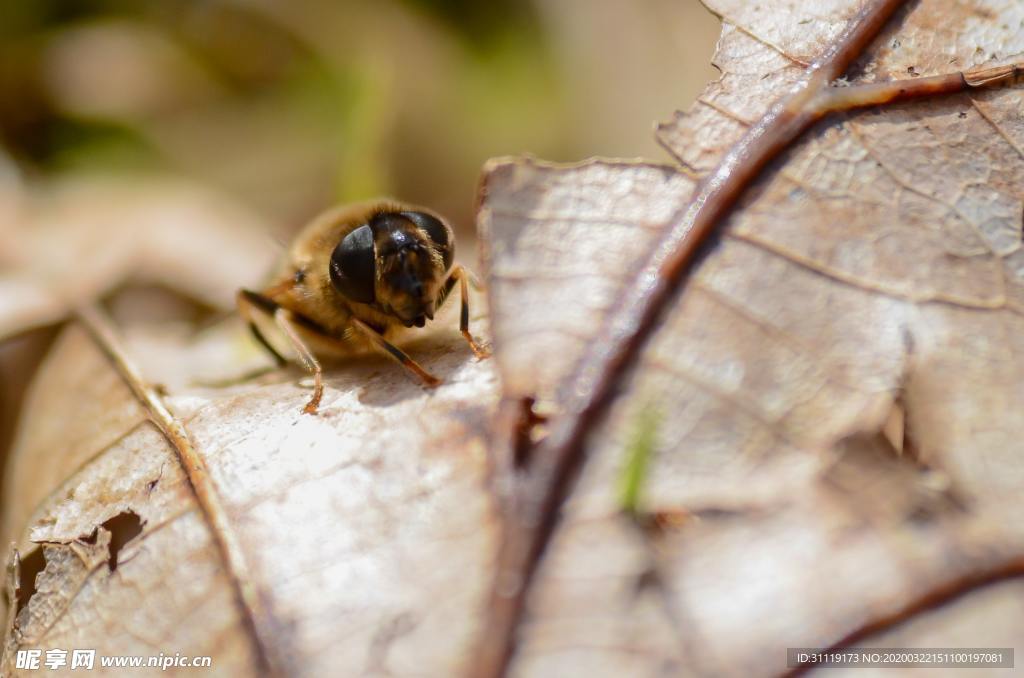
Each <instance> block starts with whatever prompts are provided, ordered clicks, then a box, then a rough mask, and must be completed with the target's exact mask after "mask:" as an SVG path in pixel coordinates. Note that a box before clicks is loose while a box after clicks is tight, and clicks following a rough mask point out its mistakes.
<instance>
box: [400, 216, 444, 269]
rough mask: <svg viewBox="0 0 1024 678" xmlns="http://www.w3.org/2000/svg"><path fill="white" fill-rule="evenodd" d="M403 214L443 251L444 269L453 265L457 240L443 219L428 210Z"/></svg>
mask: <svg viewBox="0 0 1024 678" xmlns="http://www.w3.org/2000/svg"><path fill="white" fill-rule="evenodd" d="M402 216H403V217H405V218H406V219H408V220H409V221H411V222H413V223H414V224H416V225H417V226H419V227H420V228H422V229H423V230H424V232H426V234H427V235H428V236H429V237H430V239H431V240H432V241H433V242H434V244H435V245H436V246H437V249H438V250H439V251H440V252H441V257H442V258H443V259H444V270H446V271H447V270H448V269H449V268H451V266H452V260H453V259H454V258H455V240H454V239H453V238H452V229H451V228H449V227H448V225H447V224H445V223H444V222H443V221H441V220H440V219H438V218H437V217H435V216H434V215H432V214H427V213H426V212H402Z"/></svg>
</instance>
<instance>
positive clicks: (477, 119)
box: [0, 0, 719, 239]
mask: <svg viewBox="0 0 1024 678" xmlns="http://www.w3.org/2000/svg"><path fill="white" fill-rule="evenodd" d="M718 30H719V27H718V22H717V20H716V19H715V18H714V17H712V16H711V15H710V14H709V13H708V12H707V11H706V10H705V9H704V8H703V7H702V6H700V5H699V3H698V2H697V0H490V1H489V2H472V1H461V0H373V1H369V0H364V1H361V2H360V1H356V0H295V1H288V2H285V1H284V0H278V1H277V2H270V1H260V0H205V1H194V2H186V1H183V0H26V1H21V0H18V1H14V2H5V3H0V138H2V144H3V147H4V149H6V152H7V154H8V155H9V156H10V158H12V159H13V162H14V166H15V167H16V168H17V170H18V172H20V173H21V175H22V176H23V177H26V178H28V179H29V180H35V179H40V178H43V179H45V178H48V177H52V176H56V175H60V176H66V175H68V174H77V173H97V172H100V173H104V174H110V173H114V174H125V175H132V176H136V177H137V176H139V175H140V174H149V173H160V174H167V173H171V174H174V175H184V176H186V177H188V178H190V179H193V180H195V181H198V182H201V183H202V184H203V185H204V186H209V187H214V188H217V189H219V190H223V191H225V192H227V193H228V194H230V195H231V196H232V197H233V198H235V199H237V200H239V201H241V202H242V203H244V204H246V205H247V206H251V207H254V208H255V209H257V210H258V211H259V213H260V214H261V215H262V216H264V217H265V218H266V219H267V221H268V222H269V223H271V224H274V225H275V228H276V229H279V230H278V232H277V233H276V234H275V235H276V236H277V237H279V239H283V238H286V237H287V234H288V233H289V232H290V231H292V230H293V229H294V228H297V227H298V226H299V225H301V224H302V223H303V222H304V221H305V220H306V219H307V218H309V217H310V216H311V215H312V214H315V213H316V212H318V211H319V210H321V209H322V208H323V207H325V206H326V205H328V204H331V203H334V202H337V201H344V200H352V199H361V198H367V197H373V196H376V195H392V196H395V197H398V198H401V199H404V200H408V201H411V202H415V203H420V204H424V205H427V206H430V207H432V208H434V209H436V210H438V211H440V212H442V213H444V214H446V215H448V216H449V217H450V218H451V219H452V220H453V221H454V222H455V223H456V224H457V225H458V228H459V229H460V230H462V231H463V235H466V234H468V232H469V231H470V229H471V223H472V209H473V198H474V190H475V183H476V180H477V176H478V172H479V169H480V166H481V164H482V163H483V162H484V161H485V160H486V159H487V158H489V157H492V156H497V155H505V154H519V153H530V154H533V155H536V156H538V157H542V158H546V159H551V160H563V161H569V160H578V159H581V158H584V157H588V156H591V155H605V156H647V157H652V158H655V159H664V160H667V156H665V154H664V153H662V152H661V151H660V150H659V149H658V148H657V147H656V146H655V144H654V142H653V136H652V132H651V130H652V124H653V123H654V122H655V121H656V120H658V119H663V118H666V117H667V116H668V115H670V114H671V113H672V111H673V110H674V109H676V108H680V107H686V106H688V105H689V103H690V102H691V101H692V100H693V98H694V97H695V96H696V94H697V93H698V92H699V91H700V89H701V88H702V87H703V85H704V83H705V82H706V81H707V80H708V78H710V77H713V75H714V71H713V69H712V68H711V66H710V65H709V60H710V57H711V53H712V50H713V46H714V42H715V40H716V39H717V36H718Z"/></svg>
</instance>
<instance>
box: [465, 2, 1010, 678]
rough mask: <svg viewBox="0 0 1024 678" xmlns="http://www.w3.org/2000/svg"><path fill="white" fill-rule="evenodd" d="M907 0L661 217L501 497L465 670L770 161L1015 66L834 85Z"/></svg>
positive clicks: (880, 13)
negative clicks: (844, 120) (630, 383)
mask: <svg viewBox="0 0 1024 678" xmlns="http://www.w3.org/2000/svg"><path fill="white" fill-rule="evenodd" d="M905 2H906V0H869V1H868V2H867V3H866V4H865V5H864V7H863V8H862V9H861V11H860V12H859V13H858V15H857V16H856V17H855V18H854V19H852V20H851V21H850V22H849V24H848V25H847V27H846V29H845V30H844V31H843V33H842V34H841V35H840V36H839V37H838V39H837V40H836V41H835V43H833V45H832V46H831V47H829V48H828V49H827V50H826V52H825V53H824V54H822V55H821V56H820V57H819V58H818V59H817V60H816V61H815V62H814V63H813V64H812V65H811V66H810V67H809V69H808V71H807V74H806V76H805V77H804V78H803V79H802V80H801V81H800V82H799V83H798V84H796V85H795V86H794V87H793V88H792V89H791V90H790V91H789V93H788V94H786V95H785V96H783V97H782V98H781V99H780V100H779V101H778V102H776V103H775V104H774V105H773V106H772V107H771V108H770V109H769V110H768V112H767V113H766V114H765V115H764V116H763V117H762V118H761V119H760V120H759V121H758V122H757V123H756V124H755V125H754V126H753V127H751V128H750V129H749V130H748V131H747V133H746V134H745V135H744V137H743V138H742V139H741V140H740V141H739V142H738V143H737V144H736V145H735V146H734V147H733V148H731V149H730V150H729V152H728V153H727V154H726V155H725V156H724V157H723V159H722V161H721V162H720V163H719V165H718V167H717V168H716V169H715V170H714V171H713V172H712V173H711V174H710V175H708V176H707V177H706V178H705V179H704V180H703V181H702V183H701V184H700V186H699V187H698V189H697V191H696V193H695V195H694V197H693V198H692V199H691V200H690V201H689V202H688V203H687V204H686V205H684V206H682V207H681V208H680V209H679V210H678V211H677V212H676V213H675V215H674V216H673V217H672V218H671V219H670V220H669V226H668V228H667V230H666V232H665V235H663V236H662V237H661V239H660V240H659V242H658V243H656V245H655V247H654V248H653V249H652V251H651V253H650V255H649V258H648V259H647V261H646V262H645V264H644V265H643V266H642V267H641V268H640V270H639V273H638V274H637V276H636V277H635V278H634V279H633V280H632V282H631V284H629V285H627V287H626V288H625V289H624V291H623V293H622V295H621V296H620V297H619V299H618V302H617V304H616V307H615V309H614V310H613V311H612V312H611V313H609V314H608V318H607V320H606V322H605V326H604V327H603V329H602V331H601V334H600V336H601V341H596V342H591V343H590V344H589V346H588V349H587V352H586V353H585V354H584V356H583V358H582V360H581V361H580V363H579V367H578V369H577V370H576V371H575V373H574V375H573V378H572V383H571V384H570V386H569V388H567V389H566V391H565V392H566V393H569V394H571V396H570V399H569V400H568V402H566V403H565V404H564V407H563V409H562V412H561V413H560V415H559V416H558V417H557V419H556V420H555V421H554V422H553V423H552V428H551V433H550V435H549V436H548V437H547V438H546V439H544V440H543V441H542V442H541V443H540V444H539V445H538V446H537V447H536V448H535V449H534V450H532V451H531V452H530V453H529V455H527V456H528V457H529V458H530V459H531V460H533V461H532V463H531V464H530V466H529V468H527V469H525V470H524V471H523V472H522V473H523V475H522V476H521V477H520V478H518V479H517V480H516V482H515V489H514V490H513V496H512V498H511V500H510V501H509V503H508V505H507V506H505V507H504V508H505V516H504V518H505V521H504V534H503V539H502V544H501V549H500V552H499V558H498V569H497V571H496V573H495V578H494V583H493V587H492V591H491V596H490V598H489V600H488V604H487V608H486V610H487V612H486V620H485V624H484V627H483V630H482V633H481V635H480V637H479V639H478V642H477V645H476V648H475V653H474V656H473V658H472V661H471V663H470V669H469V673H470V675H472V676H474V677H476V676H481V677H491V676H502V675H504V674H505V672H506V670H507V668H508V665H509V662H510V660H511V657H512V655H513V653H514V651H515V647H516V640H517V639H516V635H517V633H518V629H519V625H520V622H521V619H522V617H523V614H524V610H525V605H526V597H527V594H528V591H529V589H530V585H531V583H532V580H533V577H534V574H535V573H536V570H537V567H538V564H539V561H540V559H541V556H542V554H543V552H544V550H545V548H546V546H547V543H548V541H549V540H550V537H551V535H552V533H553V532H554V529H555V526H556V524H557V523H558V520H559V512H560V509H561V506H562V503H563V502H564V500H565V498H566V497H567V496H568V493H569V492H570V490H571V487H572V484H573V482H574V480H575V478H576V476H577V474H578V472H579V470H580V468H581V467H582V465H583V463H584V461H585V454H584V447H585V444H586V440H587V436H588V435H589V434H590V433H591V432H592V431H593V430H594V429H595V428H596V427H597V425H599V424H600V422H601V421H602V419H603V417H604V415H605V413H606V411H607V409H608V407H609V406H610V404H611V402H612V401H613V399H614V397H615V395H616V393H618V392H619V391H620V389H621V388H622V384H623V382H624V380H625V378H626V377H627V376H628V373H629V370H630V368H632V367H633V366H634V365H635V364H636V362H637V357H638V356H639V355H640V353H641V351H642V349H643V347H644V346H645V344H646V342H647V339H648V338H649V337H650V335H651V334H652V332H653V330H654V329H655V328H656V327H657V326H658V323H659V320H660V318H661V317H662V315H663V313H664V312H665V309H666V308H668V307H669V305H670V303H671V301H672V300H673V299H674V298H675V296H676V294H677V293H678V290H679V288H680V287H681V285H682V283H683V281H684V280H685V279H686V277H687V276H688V274H689V273H690V271H691V270H692V269H693V267H694V265H695V263H696V262H697V261H698V260H699V258H700V255H701V253H702V252H703V251H704V250H705V249H706V247H705V245H707V244H708V243H709V241H710V240H711V237H712V236H713V234H714V233H715V230H716V228H717V227H718V225H719V224H721V223H722V222H723V221H724V219H725V217H726V216H728V214H729V212H730V211H731V209H732V208H733V206H734V205H735V204H736V202H737V201H738V200H739V198H740V197H741V196H742V195H743V193H744V191H745V190H746V188H747V187H748V186H749V185H750V184H751V183H752V182H753V181H754V180H755V179H756V178H757V177H758V176H759V175H760V174H761V172H762V170H763V169H764V168H765V167H766V166H767V164H768V163H769V162H771V161H772V160H773V159H774V158H775V157H777V156H778V155H779V154H780V153H781V152H782V151H784V150H785V149H786V148H788V147H789V146H790V145H791V144H792V143H793V142H794V141H795V140H796V139H797V138H799V136H800V135H801V134H802V133H803V132H804V131H806V130H807V129H808V128H809V127H810V126H811V125H812V124H814V123H815V122H817V121H818V120H820V119H821V118H822V117H823V116H825V115H827V114H828V113H831V112H836V111H842V110H851V109H854V108H861V107H865V106H873V105H880V104H886V103H891V102H894V101H900V100H906V99H913V98H921V97H927V96H935V95H940V94H949V93H952V92H958V91H963V90H966V89H969V88H972V87H978V86H988V85H992V84H997V83H1000V82H1005V81H1007V80H1011V79H1013V78H1016V77H1017V76H1019V74H1020V72H1021V71H1020V68H1019V66H1000V67H996V68H991V69H983V70H975V71H969V72H966V73H954V74H951V75H946V76H938V77H935V78H919V79H913V80H906V81H895V82H886V83H872V84H867V85H859V86H850V87H835V86H832V82H833V81H834V80H836V79H837V78H838V77H840V76H841V75H842V74H843V72H844V71H845V70H846V69H847V67H848V66H849V65H850V63H851V62H852V61H853V60H854V59H855V58H857V57H858V56H859V55H860V54H861V53H862V52H863V51H864V50H865V49H866V48H867V46H868V45H869V44H870V43H871V42H872V40H873V39H874V38H875V36H877V34H878V33H879V32H880V31H881V30H882V28H883V27H884V26H885V25H886V23H887V22H888V21H889V19H890V18H891V17H892V15H893V14H894V12H896V10H898V9H899V8H900V7H901V6H903V5H904V4H905Z"/></svg>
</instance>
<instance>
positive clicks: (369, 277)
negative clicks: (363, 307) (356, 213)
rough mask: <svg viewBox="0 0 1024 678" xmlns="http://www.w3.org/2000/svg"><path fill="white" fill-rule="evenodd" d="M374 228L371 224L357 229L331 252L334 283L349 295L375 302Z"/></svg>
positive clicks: (356, 298) (339, 289)
mask: <svg viewBox="0 0 1024 678" xmlns="http://www.w3.org/2000/svg"><path fill="white" fill-rule="evenodd" d="M374 259H375V258H374V251H373V231H372V230H371V229H370V226H369V225H368V224H363V225H362V226H360V227H359V228H357V229H355V230H354V231H352V232H351V233H349V234H348V235H346V236H345V237H344V238H342V239H341V242H340V243H338V246H337V247H335V248H334V252H333V253H332V254H331V283H332V284H333V285H334V288H335V289H336V290H338V292H340V293H341V294H343V295H344V296H345V297H347V298H348V299H351V300H352V301H358V302H360V303H363V304H372V303H373V302H374V299H375V294H374V283H375V281H376V278H377V275H376V264H375V262H374Z"/></svg>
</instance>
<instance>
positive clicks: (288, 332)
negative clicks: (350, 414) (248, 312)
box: [274, 308, 324, 414]
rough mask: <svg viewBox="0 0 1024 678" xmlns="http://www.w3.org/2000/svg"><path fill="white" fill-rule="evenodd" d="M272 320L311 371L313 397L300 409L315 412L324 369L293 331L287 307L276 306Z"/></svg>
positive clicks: (322, 387) (320, 392) (322, 393)
mask: <svg viewBox="0 0 1024 678" xmlns="http://www.w3.org/2000/svg"><path fill="white" fill-rule="evenodd" d="M274 321H275V322H277V326H278V327H280V328H281V331H282V332H284V335H285V336H286V337H288V341H290V342H291V344H292V347H293V348H294V349H295V352H296V353H297V354H298V355H299V360H301V361H302V364H303V366H304V367H305V368H306V369H307V370H309V371H310V372H312V373H313V397H312V398H310V399H309V402H308V403H306V406H305V407H304V408H303V410H302V411H303V412H305V413H306V414H316V413H317V410H318V409H319V407H320V399H321V398H322V397H323V395H324V377H323V374H324V371H323V369H322V368H321V367H320V362H319V361H318V360H317V359H316V356H314V355H313V352H312V351H310V350H309V347H308V346H306V344H305V343H304V342H303V341H302V338H301V337H300V336H299V334H298V332H296V331H295V327H294V326H293V325H292V322H293V318H292V314H291V313H290V312H289V311H288V309H285V308H278V309H277V310H276V311H274Z"/></svg>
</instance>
